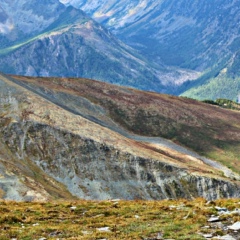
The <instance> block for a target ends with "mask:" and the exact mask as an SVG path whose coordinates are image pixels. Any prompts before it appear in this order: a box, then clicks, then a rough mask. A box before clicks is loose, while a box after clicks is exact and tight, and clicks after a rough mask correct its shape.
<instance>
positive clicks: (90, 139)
mask: <svg viewBox="0 0 240 240" xmlns="http://www.w3.org/2000/svg"><path fill="white" fill-rule="evenodd" d="M0 79H1V81H0V83H1V86H2V87H1V88H0V89H1V92H0V93H1V94H0V102H1V108H0V110H1V115H0V116H1V117H0V122H1V139H2V141H3V147H4V151H9V152H10V153H11V156H13V159H14V161H16V162H21V163H22V164H23V165H25V166H28V165H29V163H31V164H33V165H34V166H35V167H34V168H33V169H32V171H33V173H34V176H39V179H42V177H41V175H39V173H41V172H43V173H44V174H46V175H47V176H48V177H49V180H50V179H54V181H56V182H57V183H56V184H55V185H54V186H55V187H56V188H57V190H58V191H62V195H64V194H65V196H66V195H67V194H68V193H67V191H63V190H60V189H59V187H57V186H58V185H57V184H60V183H61V184H63V185H65V186H66V187H67V189H68V190H69V192H70V193H71V194H72V195H74V196H76V197H80V198H86V199H109V198H124V199H133V198H138V199H139V198H143V199H163V198H179V197H181V198H182V197H184V198H190V197H192V196H194V197H197V196H203V197H206V198H208V199H215V198H219V197H234V196H235V197H237V196H239V195H240V190H239V189H240V188H239V185H238V182H237V181H235V180H234V179H238V178H239V176H238V175H237V174H234V173H233V172H231V171H230V170H228V171H225V168H224V166H222V165H218V164H217V163H216V162H208V161H207V160H202V159H201V158H199V157H198V156H197V155H196V156H193V155H189V154H188V153H186V152H185V153H184V152H183V151H179V150H178V149H175V150H174V148H172V147H171V146H170V144H169V146H164V145H162V144H160V143H159V142H158V141H157V142H154V141H155V140H157V139H156V138H154V139H155V140H153V139H152V140H150V139H147V138H141V136H137V135H133V134H132V133H131V132H129V131H128V130H127V128H125V129H124V127H125V125H124V124H122V123H121V122H122V121H124V120H126V119H125V117H124V114H123V112H121V111H120V109H118V108H117V107H116V106H114V105H110V103H112V104H114V103H115V104H116V103H117V102H118V99H119V97H121V99H123V101H127V102H126V103H125V104H126V105H124V106H125V107H126V106H127V107H130V108H129V109H131V108H133V107H134V106H135V108H136V110H137V108H138V105H136V104H135V103H134V101H135V100H136V99H139V98H141V99H142V101H143V100H144V101H145V104H147V105H145V110H146V111H149V112H151V111H152V110H151V109H154V105H152V104H150V103H148V100H151V102H152V103H154V104H157V105H158V106H161V105H159V103H160V102H162V103H164V102H165V101H167V102H169V104H171V102H172V104H173V106H174V105H175V103H176V102H178V103H179V104H181V102H182V99H175V98H173V99H171V97H169V99H168V97H166V96H161V95H156V94H153V93H144V92H139V91H136V90H132V89H127V88H120V87H116V86H112V85H108V84H104V83H100V82H95V81H91V80H87V79H60V78H52V79H51V78H48V79H46V78H45V79H44V78H40V79H33V78H26V77H21V78H19V77H18V78H11V77H7V76H4V75H1V78H0ZM87 91H89V92H90V94H89V95H88V94H87V96H88V97H87V96H86V93H87ZM128 97H130V99H131V100H130V99H129V98H128ZM110 98H111V99H112V101H110ZM132 101H133V102H132ZM175 101H176V102H175ZM173 102H174V103H173ZM148 104H149V105H148ZM194 105H195V104H194ZM200 105H201V104H200ZM201 107H202V108H203V109H204V108H207V109H208V107H209V106H208V105H201ZM210 108H211V107H210ZM140 109H141V107H140V108H139V110H140ZM207 109H206V111H207ZM172 110H173V109H172ZM111 111H112V112H111ZM189 111H190V112H191V110H190V109H189ZM216 111H217V112H218V114H220V118H222V117H221V116H222V115H221V112H222V111H226V110H216ZM114 112H115V113H120V114H118V115H117V119H116V118H115V116H114V115H113V113H114ZM129 113H130V112H129ZM230 113H231V114H230V116H229V117H227V116H225V117H226V118H227V119H228V120H231V123H232V124H233V125H232V126H229V128H230V129H228V130H227V131H224V133H225V135H226V136H225V138H226V139H228V141H230V139H229V138H231V139H232V140H233V139H234V137H233V136H232V133H231V128H233V127H234V126H235V120H234V119H235V118H237V117H239V114H238V113H235V112H230ZM135 114H136V113H135V112H134V111H133V112H132V113H131V115H129V114H128V118H129V124H130V123H131V122H132V118H133V117H134V115H135ZM126 116H127V115H126ZM136 117H137V115H136ZM146 119H147V118H146ZM146 119H145V121H146ZM149 119H150V121H152V120H151V118H149ZM203 119H204V118H203ZM164 122H165V121H164V120H163V123H164ZM193 122H194V121H193ZM149 123H150V122H149ZM165 123H166V122H165ZM205 123H207V122H205ZM134 125H135V124H134ZM136 126H137V125H136ZM142 126H143V131H144V130H145V129H146V126H145V125H144V124H142ZM155 126H156V127H157V125H155ZM190 129H191V128H190ZM200 129H201V128H200ZM234 130H235V132H236V135H235V138H238V137H239V136H238V131H239V127H238V125H236V126H235V129H234ZM133 131H135V130H134V129H133ZM228 133H229V134H228ZM142 134H145V133H144V132H142ZM149 134H152V136H154V135H153V133H151V132H150V133H149ZM134 138H135V140H134ZM238 139H239V138H238ZM4 161H6V157H4V156H2V157H1V162H4ZM8 169H9V166H5V171H8ZM20 174H21V175H22V176H24V175H26V173H25V172H22V171H20ZM3 179H5V178H3ZM33 180H34V181H36V182H39V181H38V180H37V179H35V178H33ZM1 181H2V180H1ZM43 182H44V181H43ZM61 184H60V185H59V186H62V185H61ZM221 186H224V189H222V188H221ZM30 187H31V186H30ZM16 188H17V187H16ZM18 188H19V189H18V191H20V190H21V186H20V187H18ZM4 189H5V188H3V193H2V196H3V197H4V196H5V195H9V193H8V192H7V193H6V192H5V190H4ZM43 189H44V190H45V191H46V192H47V193H48V194H49V195H50V196H52V192H51V191H50V189H48V188H46V186H44V185H43ZM20 192H21V191H20ZM66 198H67V197H66ZM18 199H21V197H18Z"/></svg>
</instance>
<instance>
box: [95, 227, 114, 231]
mask: <svg viewBox="0 0 240 240" xmlns="http://www.w3.org/2000/svg"><path fill="white" fill-rule="evenodd" d="M97 230H98V231H99V232H111V230H110V227H102V228H97Z"/></svg>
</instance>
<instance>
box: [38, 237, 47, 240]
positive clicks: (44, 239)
mask: <svg viewBox="0 0 240 240" xmlns="http://www.w3.org/2000/svg"><path fill="white" fill-rule="evenodd" d="M38 240H47V239H46V238H45V237H42V238H39V239H38Z"/></svg>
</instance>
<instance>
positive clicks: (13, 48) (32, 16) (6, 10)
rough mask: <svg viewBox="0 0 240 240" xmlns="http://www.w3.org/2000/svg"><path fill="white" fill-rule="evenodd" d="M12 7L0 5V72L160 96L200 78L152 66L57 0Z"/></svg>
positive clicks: (83, 15) (17, 2)
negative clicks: (94, 81) (87, 81)
mask: <svg viewBox="0 0 240 240" xmlns="http://www.w3.org/2000/svg"><path fill="white" fill-rule="evenodd" d="M14 3H15V2H14ZM14 3H11V4H10V2H9V1H4V3H3V5H2V6H1V8H2V14H1V15H2V24H3V25H4V26H5V30H2V32H1V33H0V41H1V43H2V45H1V49H0V70H1V71H3V72H5V73H12V74H22V75H30V76H73V77H74V76H75V77H78V76H82V77H88V78H94V79H98V80H102V81H107V82H112V83H117V84H123V85H127V86H132V87H138V88H140V89H148V90H153V91H162V92H166V91H168V92H174V91H175V86H172V84H169V83H168V79H169V80H170V81H171V82H172V81H173V82H175V78H177V79H178V80H179V82H184V81H186V80H187V79H192V78H194V77H195V78H196V73H194V72H189V73H188V72H186V71H181V70H179V71H178V70H174V69H172V68H166V67H165V66H164V65H161V64H155V63H150V62H149V61H147V60H146V59H145V58H143V57H142V56H140V55H139V54H138V53H137V52H136V51H134V50H133V49H131V48H130V47H128V46H127V45H125V44H123V43H122V42H121V41H119V40H118V39H117V38H115V37H114V36H113V35H112V34H111V33H110V32H109V31H108V30H106V29H104V28H103V27H102V26H101V25H99V24H98V23H96V22H95V21H93V20H92V19H90V18H89V17H87V16H86V15H85V14H84V13H83V12H82V11H81V10H77V9H74V8H72V7H65V6H64V5H63V4H60V3H59V2H58V1H57V0H52V1H50V2H49V1H46V2H43V3H39V2H34V1H31V2H29V1H26V0H22V1H16V4H14ZM34 6H39V9H41V11H40V10H37V9H35V7H34ZM16 8H17V9H18V11H15V10H16ZM45 10H46V11H45ZM39 11H40V12H39ZM8 22H10V23H11V26H12V27H10V26H9V27H8V24H7V23H8ZM176 82H177V81H176ZM176 84H178V83H176Z"/></svg>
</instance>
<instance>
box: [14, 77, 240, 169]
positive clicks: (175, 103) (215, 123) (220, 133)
mask: <svg viewBox="0 0 240 240" xmlns="http://www.w3.org/2000/svg"><path fill="white" fill-rule="evenodd" d="M15 78H16V79H18V80H21V81H26V82H28V83H31V84H32V85H33V86H34V88H35V87H37V86H40V87H43V88H48V89H52V90H54V91H56V92H64V93H67V94H71V95H74V96H81V97H84V98H87V99H88V100H90V101H91V102H93V103H95V104H98V105H100V106H101V107H103V108H104V109H105V110H106V113H107V115H108V116H110V117H111V118H112V119H113V120H114V121H115V122H117V123H118V124H120V125H121V126H122V127H124V128H125V129H127V130H129V131H131V132H133V133H136V134H139V135H145V136H160V137H165V138H168V139H171V140H173V141H174V142H176V143H179V144H180V145H183V146H185V147H188V148H190V149H193V150H194V151H196V152H198V153H200V154H202V155H205V156H208V157H212V158H213V159H214V160H217V161H220V162H222V163H224V164H226V163H227V165H228V166H229V167H230V168H232V169H233V170H235V171H238V172H240V155H239V149H240V124H239V119H240V112H239V111H232V110H226V109H223V108H220V107H216V106H212V105H209V104H204V103H202V102H198V101H195V100H192V99H187V98H179V97H174V96H168V95H164V94H156V93H151V92H143V91H138V90H134V89H129V88H126V87H119V86H114V85H110V84H107V83H102V82H98V81H93V80H88V79H73V78H30V77H18V76H15ZM223 156H224V157H223ZM226 157H227V158H226Z"/></svg>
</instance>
